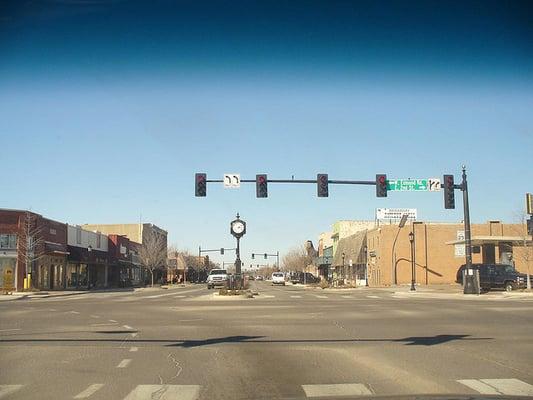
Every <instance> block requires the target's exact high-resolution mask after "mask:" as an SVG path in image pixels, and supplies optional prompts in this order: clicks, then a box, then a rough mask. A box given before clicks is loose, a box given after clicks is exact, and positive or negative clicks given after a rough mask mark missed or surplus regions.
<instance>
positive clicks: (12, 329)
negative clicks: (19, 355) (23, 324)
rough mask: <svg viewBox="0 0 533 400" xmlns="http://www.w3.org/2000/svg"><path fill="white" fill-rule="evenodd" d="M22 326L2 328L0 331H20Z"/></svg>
mask: <svg viewBox="0 0 533 400" xmlns="http://www.w3.org/2000/svg"><path fill="white" fill-rule="evenodd" d="M20 330H22V329H21V328H11V329H0V332H10V331H20Z"/></svg>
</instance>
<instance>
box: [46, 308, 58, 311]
mask: <svg viewBox="0 0 533 400" xmlns="http://www.w3.org/2000/svg"><path fill="white" fill-rule="evenodd" d="M48 311H57V310H56V309H55V308H50V309H49V310H48Z"/></svg>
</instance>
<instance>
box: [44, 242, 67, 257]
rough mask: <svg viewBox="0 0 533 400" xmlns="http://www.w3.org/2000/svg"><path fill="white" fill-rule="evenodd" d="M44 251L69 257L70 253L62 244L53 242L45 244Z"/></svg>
mask: <svg viewBox="0 0 533 400" xmlns="http://www.w3.org/2000/svg"><path fill="white" fill-rule="evenodd" d="M44 250H45V252H46V253H49V254H50V253H51V254H61V255H65V256H66V255H69V254H70V253H69V252H68V251H67V248H66V246H64V245H62V244H60V243H53V242H44Z"/></svg>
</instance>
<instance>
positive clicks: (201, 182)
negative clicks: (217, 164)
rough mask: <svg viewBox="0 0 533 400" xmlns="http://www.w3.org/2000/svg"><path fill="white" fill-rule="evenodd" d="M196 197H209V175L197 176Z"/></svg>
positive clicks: (195, 180) (195, 182) (195, 181)
mask: <svg viewBox="0 0 533 400" xmlns="http://www.w3.org/2000/svg"><path fill="white" fill-rule="evenodd" d="M194 184H195V191H194V193H195V196H196V197H205V196H206V195H207V174H195V179H194Z"/></svg>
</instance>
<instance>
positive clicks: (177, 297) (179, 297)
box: [174, 294, 187, 299]
mask: <svg viewBox="0 0 533 400" xmlns="http://www.w3.org/2000/svg"><path fill="white" fill-rule="evenodd" d="M184 297H187V296H185V295H183V294H180V295H179V296H174V298H175V299H182V298H184Z"/></svg>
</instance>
